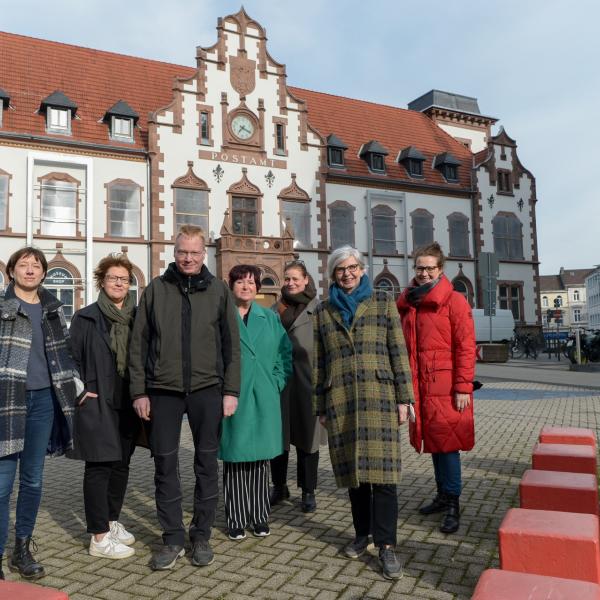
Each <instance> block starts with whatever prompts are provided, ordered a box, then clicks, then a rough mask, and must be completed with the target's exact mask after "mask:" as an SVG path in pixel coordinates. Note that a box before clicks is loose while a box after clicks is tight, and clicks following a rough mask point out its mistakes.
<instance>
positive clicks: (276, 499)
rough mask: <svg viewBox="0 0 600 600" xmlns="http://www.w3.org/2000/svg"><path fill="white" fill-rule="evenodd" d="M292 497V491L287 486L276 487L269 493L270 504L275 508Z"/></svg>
mask: <svg viewBox="0 0 600 600" xmlns="http://www.w3.org/2000/svg"><path fill="white" fill-rule="evenodd" d="M289 497H290V490H289V489H288V486H287V485H274V486H273V487H272V488H271V492H270V493H269V503H270V504H271V506H275V505H276V504H279V503H280V502H283V501H284V500H287V499H288V498H289Z"/></svg>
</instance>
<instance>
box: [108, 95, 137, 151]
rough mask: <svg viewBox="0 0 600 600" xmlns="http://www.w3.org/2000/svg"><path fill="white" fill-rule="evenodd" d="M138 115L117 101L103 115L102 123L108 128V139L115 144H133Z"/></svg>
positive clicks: (124, 103)
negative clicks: (105, 123)
mask: <svg viewBox="0 0 600 600" xmlns="http://www.w3.org/2000/svg"><path fill="white" fill-rule="evenodd" d="M138 119H139V116H138V114H137V113H136V112H135V111H134V110H133V108H131V106H129V104H127V102H125V101H124V100H119V101H118V102H117V103H116V104H114V105H113V106H112V107H111V108H109V109H108V110H107V111H106V113H105V114H104V121H105V122H107V123H108V124H109V127H110V139H111V140H115V141H116V142H129V143H133V142H134V135H133V133H134V129H135V124H136V122H137V120H138Z"/></svg>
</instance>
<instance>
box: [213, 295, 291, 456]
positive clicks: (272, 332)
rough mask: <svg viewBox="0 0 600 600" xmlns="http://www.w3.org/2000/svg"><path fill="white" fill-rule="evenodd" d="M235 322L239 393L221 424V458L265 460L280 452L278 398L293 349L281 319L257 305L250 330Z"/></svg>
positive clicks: (281, 435)
mask: <svg viewBox="0 0 600 600" xmlns="http://www.w3.org/2000/svg"><path fill="white" fill-rule="evenodd" d="M238 319H239V327H240V342H241V343H240V347H241V354H242V371H241V392H240V397H239V401H238V407H237V410H236V411H235V414H234V415H233V416H231V417H225V418H224V419H223V429H222V435H221V444H220V448H219V458H221V459H222V460H224V461H227V462H249V461H255V460H267V459H271V458H274V457H275V456H279V455H280V454H281V453H282V452H283V434H282V429H281V403H280V398H279V396H280V393H281V391H282V390H283V388H284V387H285V384H286V382H287V379H288V377H289V376H290V375H291V373H292V344H291V343H290V340H289V338H288V336H287V333H286V332H285V329H284V328H283V325H282V324H281V321H280V320H279V316H278V315H276V314H275V313H274V312H273V311H271V310H268V309H266V308H263V307H262V306H260V305H259V304H256V303H255V302H253V303H252V307H251V309H250V314H249V315H248V325H244V321H243V320H242V318H241V317H240V316H239V314H238Z"/></svg>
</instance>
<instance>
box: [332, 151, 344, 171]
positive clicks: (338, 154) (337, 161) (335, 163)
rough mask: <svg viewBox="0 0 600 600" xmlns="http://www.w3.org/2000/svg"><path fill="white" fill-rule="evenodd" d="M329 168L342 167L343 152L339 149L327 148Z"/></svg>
mask: <svg viewBox="0 0 600 600" xmlns="http://www.w3.org/2000/svg"><path fill="white" fill-rule="evenodd" d="M329 166H330V167H343V166H344V151H343V150H342V149H341V148H329Z"/></svg>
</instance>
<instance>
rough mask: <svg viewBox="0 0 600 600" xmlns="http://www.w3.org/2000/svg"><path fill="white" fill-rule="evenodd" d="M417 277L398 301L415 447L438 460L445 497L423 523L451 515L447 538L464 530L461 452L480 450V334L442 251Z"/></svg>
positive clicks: (432, 252)
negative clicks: (476, 383) (476, 408)
mask: <svg viewBox="0 0 600 600" xmlns="http://www.w3.org/2000/svg"><path fill="white" fill-rule="evenodd" d="M414 259H415V277H414V279H413V280H412V281H411V283H410V285H409V287H408V288H407V289H405V290H404V292H403V293H402V294H401V295H400V297H399V298H398V303H397V304H398V311H399V312H400V318H401V320H402V328H403V330H404V338H405V340H406V346H407V348H408V354H409V358H410V366H411V370H412V375H413V386H414V391H415V419H414V420H413V421H411V424H410V441H411V444H412V445H413V446H414V447H415V449H416V450H417V452H431V456H432V459H433V468H434V472H435V481H436V484H437V495H436V496H435V498H434V499H433V501H432V502H431V503H429V504H427V505H425V506H423V507H422V508H421V509H419V512H420V513H421V514H423V515H429V514H432V513H437V512H445V513H446V514H445V516H444V519H443V521H442V525H441V527H440V531H442V532H443V533H454V532H455V531H456V530H457V529H458V526H459V524H460V507H459V502H458V498H459V496H460V492H461V487H462V483H461V469H460V454H459V451H460V450H471V449H472V448H473V446H474V444H475V426H474V422H473V375H474V374H475V331H474V327H473V316H472V314H471V307H470V306H469V304H468V302H467V301H466V300H465V298H464V296H462V295H461V294H459V293H458V292H455V291H454V289H453V287H452V284H451V283H450V281H449V280H448V278H447V277H446V276H445V275H444V261H445V257H444V254H443V252H442V249H441V248H440V245H439V244H438V243H433V244H431V245H429V246H426V247H424V248H419V249H418V250H417V251H416V252H415V255H414Z"/></svg>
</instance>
